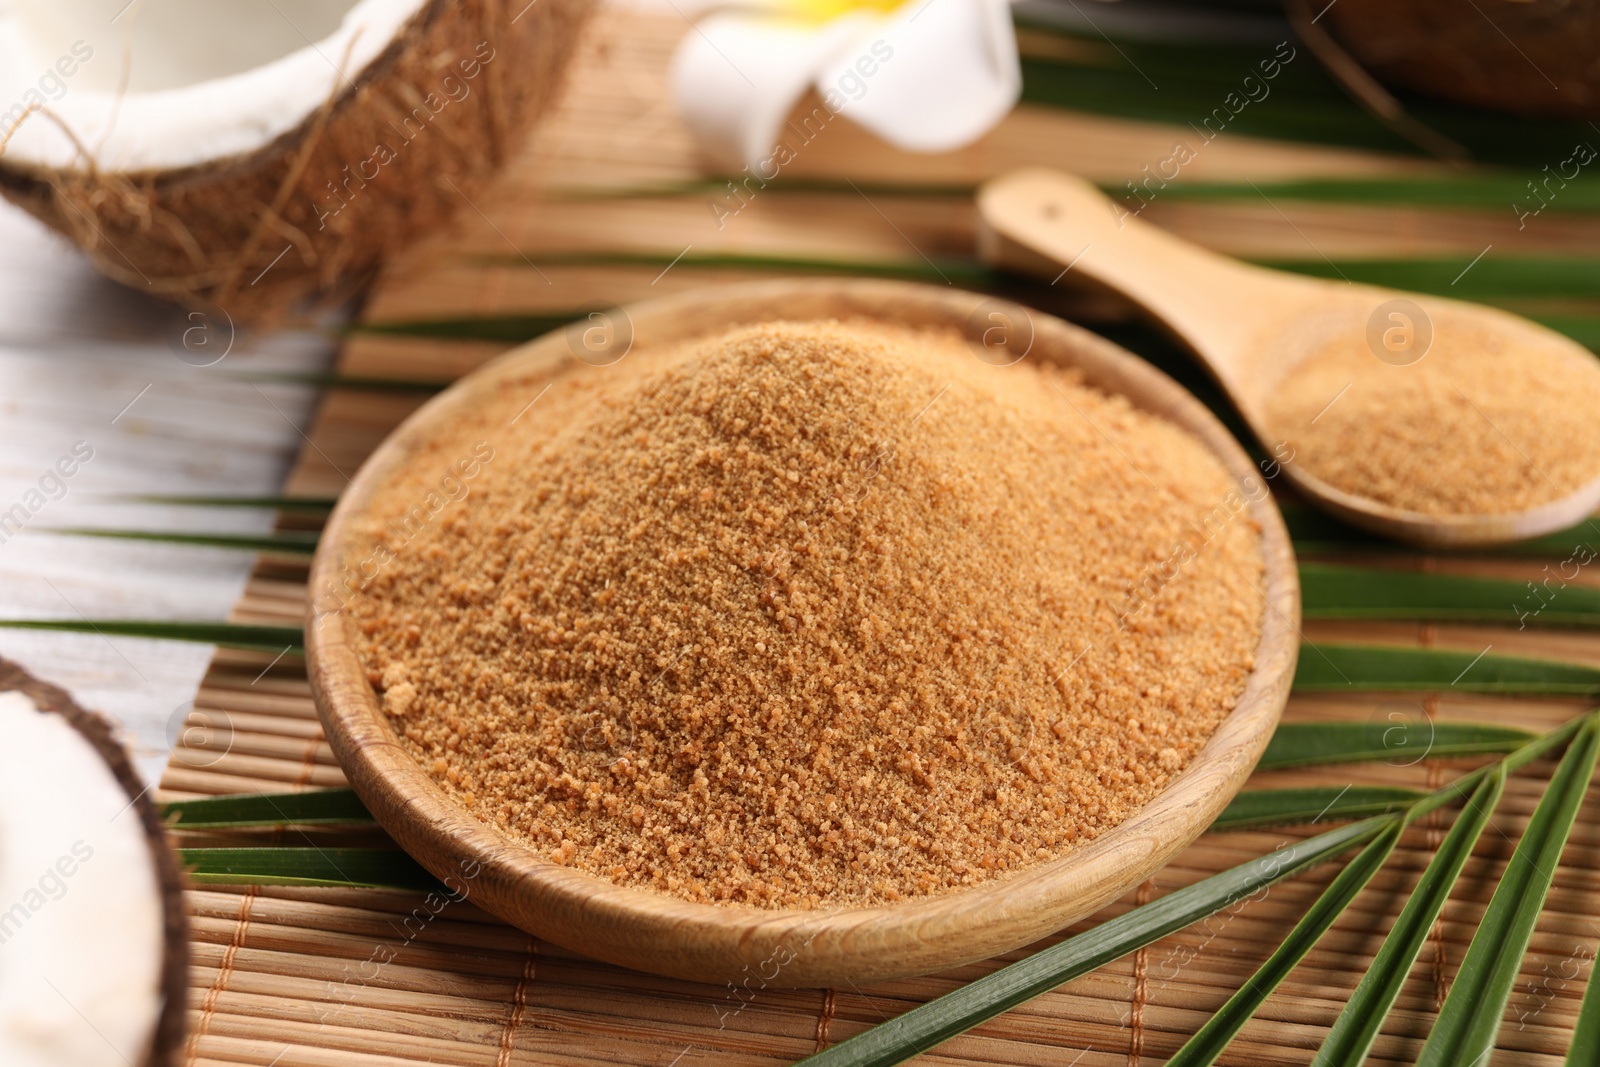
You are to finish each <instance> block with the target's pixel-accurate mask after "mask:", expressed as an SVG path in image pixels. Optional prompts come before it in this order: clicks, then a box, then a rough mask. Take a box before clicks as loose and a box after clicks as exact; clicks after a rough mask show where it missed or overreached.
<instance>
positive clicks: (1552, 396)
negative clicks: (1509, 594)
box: [1265, 321, 1600, 515]
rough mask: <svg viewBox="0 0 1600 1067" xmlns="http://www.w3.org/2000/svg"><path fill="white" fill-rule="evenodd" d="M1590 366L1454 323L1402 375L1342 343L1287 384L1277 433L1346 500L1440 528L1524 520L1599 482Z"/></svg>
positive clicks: (1596, 394)
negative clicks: (1462, 518)
mask: <svg viewBox="0 0 1600 1067" xmlns="http://www.w3.org/2000/svg"><path fill="white" fill-rule="evenodd" d="M1593 362H1594V361H1593V359H1592V358H1591V357H1589V356H1586V355H1583V354H1582V353H1568V352H1565V351H1561V350H1558V349H1555V348H1551V347H1545V346H1540V345H1536V344H1527V345H1513V344H1510V343H1508V342H1507V341H1506V340H1505V339H1503V338H1502V337H1501V335H1500V334H1498V333H1491V332H1488V331H1485V330H1482V329H1481V328H1479V329H1475V328H1473V327H1472V326H1471V325H1470V324H1468V323H1461V322H1452V321H1446V322H1441V323H1440V324H1439V336H1438V338H1437V339H1436V340H1435V341H1434V342H1433V345H1432V350H1430V351H1429V352H1428V353H1427V354H1426V355H1425V356H1423V357H1422V358H1421V359H1420V360H1418V361H1417V362H1414V363H1410V364H1407V365H1404V366H1396V365H1392V364H1390V363H1387V362H1384V361H1383V360H1381V359H1379V358H1377V357H1376V356H1374V354H1373V352H1372V350H1371V349H1370V348H1369V347H1368V345H1367V343H1366V342H1365V341H1364V340H1363V339H1361V338H1349V339H1341V340H1339V341H1337V342H1335V343H1333V344H1330V345H1328V346H1326V347H1324V348H1322V349H1321V350H1320V351H1317V352H1315V353H1314V354H1313V355H1312V356H1311V357H1310V358H1309V359H1307V360H1306V361H1305V362H1304V363H1301V364H1300V365H1298V366H1297V367H1295V368H1294V370H1293V371H1292V372H1291V373H1290V374H1289V375H1288V376H1287V377H1286V378H1285V379H1284V381H1283V382H1282V383H1281V384H1280V385H1279V387H1278V389H1277V391H1276V392H1275V393H1274V395H1273V396H1272V397H1271V399H1270V400H1269V402H1268V404H1267V408H1266V411H1265V416H1266V423H1267V428H1268V431H1269V433H1270V434H1271V435H1272V436H1273V438H1274V439H1275V440H1277V441H1286V442H1288V444H1289V446H1290V447H1291V448H1292V449H1293V450H1294V453H1293V454H1294V458H1293V460H1292V462H1294V463H1297V464H1299V465H1301V466H1302V467H1303V468H1304V469H1305V470H1306V471H1307V472H1309V473H1311V474H1313V475H1315V476H1317V477H1318V478H1321V479H1322V480H1323V481H1325V482H1327V483H1329V484H1330V485H1333V486H1334V487H1336V488H1338V489H1342V490H1344V491H1345V492H1347V493H1353V494H1355V495H1357V496H1362V497H1368V498H1370V499H1373V500H1377V501H1380V502H1382V503H1384V504H1388V505H1390V506H1392V507H1396V508H1402V509H1405V510H1408V511H1417V512H1423V513H1426V514H1430V515H1470V514H1475V515H1487V514H1501V513H1505V512H1513V511H1522V510H1524V509H1527V508H1532V507H1536V506H1538V505H1540V504H1548V503H1550V502H1552V501H1555V500H1559V499H1561V498H1562V497H1564V496H1567V495H1569V494H1571V493H1574V492H1576V491H1578V490H1579V489H1581V488H1583V486H1585V485H1587V484H1588V483H1589V482H1591V481H1593V480H1594V479H1595V478H1596V477H1597V476H1600V426H1597V425H1596V423H1595V419H1594V412H1595V411H1596V410H1600V373H1596V369H1595V367H1594V366H1593Z"/></svg>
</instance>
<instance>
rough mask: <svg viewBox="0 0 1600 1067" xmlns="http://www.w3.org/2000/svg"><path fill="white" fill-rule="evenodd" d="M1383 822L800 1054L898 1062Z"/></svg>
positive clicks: (1228, 876)
mask: <svg viewBox="0 0 1600 1067" xmlns="http://www.w3.org/2000/svg"><path fill="white" fill-rule="evenodd" d="M1389 822H1390V820H1389V819H1387V818H1378V819H1368V820H1365V821H1363V822H1357V823H1350V824H1349V825H1347V826H1341V827H1339V828H1338V829H1336V830H1330V831H1328V832H1327V833H1324V834H1319V835H1317V836H1316V837H1313V838H1309V839H1307V840H1305V841H1299V842H1295V843H1294V844H1291V845H1287V846H1285V847H1284V848H1281V849H1279V850H1278V851H1276V852H1272V853H1269V854H1268V855H1266V856H1262V857H1260V858H1258V859H1254V860H1250V861H1249V862H1247V863H1241V864H1240V865H1239V866H1237V867H1233V868H1230V869H1228V870H1226V871H1223V872H1222V873H1220V874H1214V875H1212V876H1211V877H1209V878H1207V879H1205V880H1204V881H1200V882H1196V883H1194V884H1193V885H1190V886H1185V887H1184V888H1182V889H1179V890H1175V891H1174V892H1172V893H1169V894H1167V895H1166V896H1164V897H1162V898H1160V899H1159V900H1154V901H1151V902H1150V903H1149V904H1145V905H1143V906H1141V907H1137V908H1134V909H1133V910H1132V911H1128V912H1124V913H1123V914H1121V915H1119V916H1117V917H1116V918H1114V919H1109V920H1107V921H1106V922H1103V923H1101V924H1100V925H1099V926H1096V927H1095V928H1093V929H1092V930H1087V931H1085V932H1084V933H1081V934H1078V935H1076V936H1075V937H1069V938H1067V939H1066V940H1065V941H1062V942H1060V943H1059V944H1056V945H1052V946H1051V947H1050V948H1047V949H1042V950H1040V951H1039V952H1035V953H1034V954H1033V955H1031V956H1028V957H1027V958H1025V959H1022V960H1019V961H1018V962H1016V963H1013V964H1010V965H1008V966H1006V967H1003V968H1001V969H1000V970H998V971H995V972H994V973H993V974H989V975H985V976H984V977H982V978H979V979H978V980H976V981H974V982H969V983H967V984H966V985H964V986H962V987H961V988H960V989H957V990H955V991H954V992H952V993H946V994H945V995H944V996H942V997H939V998H938V999H937V1000H933V1001H929V1002H928V1003H927V1004H924V1005H922V1006H920V1007H917V1008H913V1009H911V1010H910V1011H908V1012H906V1013H905V1014H904V1015H901V1016H899V1017H897V1018H894V1019H890V1020H889V1021H888V1022H886V1023H883V1024H882V1025H880V1026H875V1027H873V1028H872V1029H871V1030H868V1031H866V1032H865V1033H862V1034H858V1035H857V1036H855V1037H853V1038H851V1039H850V1040H848V1041H844V1042H841V1043H840V1044H837V1045H834V1046H833V1047H831V1048H827V1049H824V1050H822V1051H821V1052H818V1053H816V1054H815V1055H813V1056H808V1057H807V1058H806V1059H804V1060H802V1061H801V1062H802V1063H805V1064H808V1065H810V1067H889V1065H890V1064H896V1063H901V1062H904V1061H905V1060H908V1059H910V1058H912V1057H913V1056H918V1055H921V1054H922V1053H924V1052H926V1051H928V1050H929V1049H931V1048H933V1047H934V1046H935V1045H937V1044H939V1043H940V1042H943V1041H948V1040H949V1039H950V1038H952V1037H955V1036H956V1035H957V1034H960V1033H963V1032H964V1031H966V1030H969V1029H971V1028H972V1027H974V1026H977V1025H978V1024H979V1023H981V1022H984V1021H985V1020H987V1019H992V1018H994V1017H995V1016H996V1015H1000V1014H1002V1013H1003V1012H1006V1011H1009V1010H1010V1009H1012V1008H1014V1007H1016V1006H1017V1005H1018V1004H1022V1003H1024V1002H1025V1001H1028V1000H1032V999H1033V998H1034V997H1036V996H1038V995H1039V994H1041V993H1047V992H1049V991H1050V990H1052V989H1054V988H1055V987H1056V986H1058V985H1060V984H1062V983H1063V982H1068V981H1071V980H1072V979H1074V978H1077V977H1079V976H1080V975H1084V974H1088V973H1089V972H1090V971H1093V970H1095V969H1096V968H1099V967H1103V966H1104V965H1106V964H1107V963H1110V962H1111V961H1112V960H1116V959H1120V958H1122V957H1123V956H1126V955H1127V954H1128V953H1130V952H1134V951H1136V950H1138V949H1139V948H1142V947H1143V946H1145V945H1148V944H1150V943H1152V942H1154V941H1158V940H1160V939H1161V938H1163V937H1165V936H1166V935H1167V934H1170V933H1173V932H1175V931H1177V930H1181V929H1183V928H1184V927H1185V926H1189V925H1190V924H1192V923H1195V922H1198V921H1199V920H1201V919H1203V918H1205V917H1206V916H1208V915H1213V914H1215V913H1216V912H1218V911H1220V910H1222V909H1223V908H1226V907H1228V906H1229V905H1231V904H1234V903H1236V902H1237V901H1240V900H1243V899H1244V898H1245V897H1248V896H1250V895H1251V894H1252V893H1256V892H1259V891H1260V890H1262V889H1264V888H1266V887H1267V886H1270V885H1275V884H1276V883H1278V882H1281V881H1283V880H1284V879H1285V878H1289V877H1291V876H1293V875H1297V874H1300V873H1301V872H1303V871H1306V870H1309V869H1310V868H1312V867H1314V866H1316V865H1317V864H1319V863H1323V862H1326V861H1327V860H1331V859H1333V858H1334V857H1336V856H1339V855H1340V854H1342V853H1344V852H1348V851H1349V850H1350V849H1352V848H1356V847H1358V846H1361V845H1365V844H1366V843H1367V842H1369V841H1371V840H1372V839H1373V838H1375V837H1377V836H1378V835H1379V834H1381V833H1382V832H1383V831H1384V829H1385V828H1386V827H1387V825H1388V824H1389Z"/></svg>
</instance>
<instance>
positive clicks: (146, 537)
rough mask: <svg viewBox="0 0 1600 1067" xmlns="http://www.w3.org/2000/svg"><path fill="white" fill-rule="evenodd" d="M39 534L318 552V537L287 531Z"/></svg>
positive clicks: (68, 530)
mask: <svg viewBox="0 0 1600 1067" xmlns="http://www.w3.org/2000/svg"><path fill="white" fill-rule="evenodd" d="M38 532H39V533H50V534H59V535H63V536H68V537H101V538H108V539H110V540H114V541H149V542H153V543H156V544H174V545H196V546H200V547H204V548H230V549H235V550H238V551H242V552H275V553H280V554H283V555H289V556H309V555H311V554H312V553H313V552H315V551H316V550H317V535H316V534H314V533H301V532H296V531H287V532H282V533H264V534H227V533H183V532H176V531H169V530H117V529H104V528H100V527H92V528H91V527H83V526H66V527H63V526H54V527H48V528H41V529H39V531H38Z"/></svg>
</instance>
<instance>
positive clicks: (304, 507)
mask: <svg viewBox="0 0 1600 1067" xmlns="http://www.w3.org/2000/svg"><path fill="white" fill-rule="evenodd" d="M110 499H112V500H118V501H122V502H125V503H129V504H167V505H170V506H173V507H186V508H259V509H262V510H265V511H303V512H307V513H310V514H317V515H320V514H323V513H325V512H329V511H332V510H333V506H334V505H335V504H337V503H338V502H339V498H338V497H333V496H327V497H323V496H208V495H201V496H187V495H182V494H179V495H172V494H161V493H130V494H125V495H117V496H112V497H111V498H110Z"/></svg>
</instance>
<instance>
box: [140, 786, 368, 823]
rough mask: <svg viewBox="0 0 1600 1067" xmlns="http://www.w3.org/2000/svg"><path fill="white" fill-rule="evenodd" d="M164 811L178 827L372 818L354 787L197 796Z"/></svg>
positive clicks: (364, 820)
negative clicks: (296, 791)
mask: <svg viewBox="0 0 1600 1067" xmlns="http://www.w3.org/2000/svg"><path fill="white" fill-rule="evenodd" d="M161 810H162V813H163V814H164V815H165V816H166V817H167V819H168V820H169V821H170V823H171V824H172V826H173V827H174V828H175V829H178V830H214V829H221V828H224V827H249V826H322V825H330V826H346V825H355V824H358V823H370V822H372V813H371V812H370V811H368V810H367V808H366V805H365V804H362V803H361V798H360V797H358V796H356V793H355V790H353V789H318V790H313V791H310V792H303V793H255V794H246V795H241V796H220V797H197V798H194V799H192V800H173V801H168V802H167V803H166V804H163V805H162V809H161Z"/></svg>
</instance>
